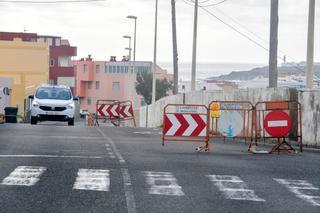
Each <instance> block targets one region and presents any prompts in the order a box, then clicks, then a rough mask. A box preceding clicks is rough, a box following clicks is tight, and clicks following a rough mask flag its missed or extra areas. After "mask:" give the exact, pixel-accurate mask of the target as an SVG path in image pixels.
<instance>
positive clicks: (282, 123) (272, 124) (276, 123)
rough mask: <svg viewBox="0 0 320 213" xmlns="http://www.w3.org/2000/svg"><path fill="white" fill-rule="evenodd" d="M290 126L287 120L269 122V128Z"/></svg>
mask: <svg viewBox="0 0 320 213" xmlns="http://www.w3.org/2000/svg"><path fill="white" fill-rule="evenodd" d="M284 126H288V121H287V120H279V121H268V127H284Z"/></svg>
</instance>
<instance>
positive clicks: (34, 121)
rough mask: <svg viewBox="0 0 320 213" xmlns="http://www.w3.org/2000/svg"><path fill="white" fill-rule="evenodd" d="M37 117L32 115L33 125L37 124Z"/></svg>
mask: <svg viewBox="0 0 320 213" xmlns="http://www.w3.org/2000/svg"><path fill="white" fill-rule="evenodd" d="M37 122H38V121H37V118H36V117H33V116H32V117H31V125H36V124H37Z"/></svg>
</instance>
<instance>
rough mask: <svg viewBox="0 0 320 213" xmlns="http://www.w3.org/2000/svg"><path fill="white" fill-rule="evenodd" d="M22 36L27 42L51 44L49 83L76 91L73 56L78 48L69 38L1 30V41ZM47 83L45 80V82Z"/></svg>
mask: <svg viewBox="0 0 320 213" xmlns="http://www.w3.org/2000/svg"><path fill="white" fill-rule="evenodd" d="M14 38H20V39H22V41H25V42H37V41H38V42H40V43H44V44H47V45H49V52H50V58H49V62H48V65H49V66H50V68H49V83H51V84H64V85H67V86H70V87H71V89H72V90H73V91H74V87H75V75H74V69H73V64H72V57H73V56H76V55H77V48H76V47H73V46H70V44H69V42H68V40H65V39H61V37H58V36H42V35H38V34H36V33H15V32H0V41H13V39H14ZM43 83H45V82H43Z"/></svg>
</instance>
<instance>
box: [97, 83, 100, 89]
mask: <svg viewBox="0 0 320 213" xmlns="http://www.w3.org/2000/svg"><path fill="white" fill-rule="evenodd" d="M96 89H100V81H96Z"/></svg>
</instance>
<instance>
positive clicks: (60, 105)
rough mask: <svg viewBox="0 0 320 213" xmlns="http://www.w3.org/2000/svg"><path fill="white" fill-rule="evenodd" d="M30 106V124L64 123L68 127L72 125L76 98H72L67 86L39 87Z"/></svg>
mask: <svg viewBox="0 0 320 213" xmlns="http://www.w3.org/2000/svg"><path fill="white" fill-rule="evenodd" d="M29 98H31V99H33V101H32V105H31V124H32V125H35V124H37V122H38V121H66V122H68V125H69V126H73V125H74V114H75V103H74V101H76V100H78V98H76V97H73V96H72V93H71V90H70V88H69V87H67V86H59V85H41V86H40V87H39V88H38V89H37V91H36V93H35V95H32V96H29Z"/></svg>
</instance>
